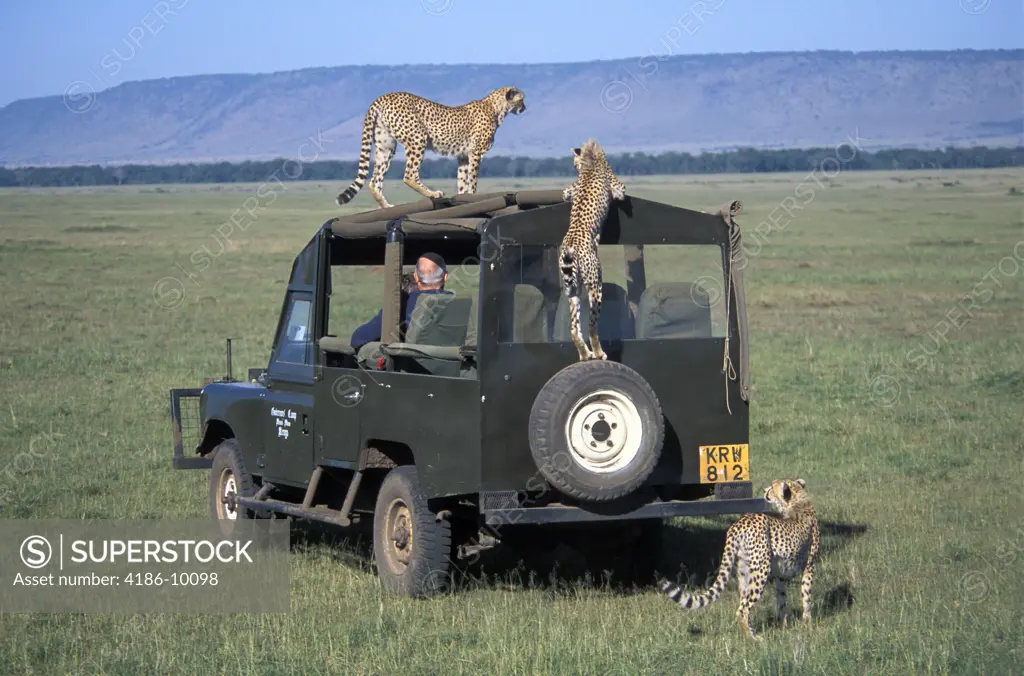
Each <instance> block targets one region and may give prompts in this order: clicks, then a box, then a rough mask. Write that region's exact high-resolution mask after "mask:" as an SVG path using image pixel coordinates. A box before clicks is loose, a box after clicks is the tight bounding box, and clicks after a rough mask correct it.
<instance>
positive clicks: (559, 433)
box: [171, 190, 768, 595]
mask: <svg viewBox="0 0 1024 676" xmlns="http://www.w3.org/2000/svg"><path fill="white" fill-rule="evenodd" d="M569 208H570V205H569V204H568V203H566V202H564V201H562V195H561V191H558V190H544V191H523V192H517V193H507V194H501V193H493V194H480V195H459V196H457V197H450V198H442V199H437V200H430V199H426V200H420V201H418V202H415V203H412V204H406V205H399V206H395V207H390V208H387V209H379V210H374V211H371V212H366V213H360V214H355V215H350V216H345V217H340V218H335V219H332V220H330V221H328V222H327V223H324V224H323V226H322V227H320V229H319V230H318V231H317V233H316V235H315V236H314V237H313V238H312V239H311V240H310V242H309V243H308V244H307V245H306V247H305V248H304V249H303V250H302V252H301V253H300V254H299V255H298V257H297V258H296V259H295V261H294V264H293V266H292V272H291V277H290V280H289V283H288V287H287V291H286V294H285V298H284V304H283V307H282V310H281V315H280V320H279V323H278V326H277V332H276V336H275V339H274V342H273V347H272V350H271V356H270V361H269V364H268V365H267V367H266V368H265V369H264V368H254V369H250V370H249V378H248V379H247V381H246V382H239V381H235V380H233V379H232V377H231V374H230V369H231V367H230V354H231V353H230V341H229V345H228V376H227V377H226V378H224V379H222V380H219V381H213V382H208V383H207V384H206V385H205V386H204V387H202V388H201V390H197V389H175V390H171V418H172V426H173V430H174V435H175V436H174V440H175V456H174V467H176V468H180V469H194V468H210V469H211V475H210V510H211V515H212V517H213V518H215V519H227V520H231V519H247V518H265V517H271V516H275V517H282V516H284V517H297V518H304V519H311V520H317V521H324V522H328V523H333V524H339V525H343V526H344V525H350V524H352V523H354V522H356V521H358V520H360V519H364V520H365V519H372V530H373V540H374V558H375V561H376V565H377V570H378V574H379V576H380V578H381V580H382V582H383V584H384V586H385V587H386V588H387V589H389V590H392V591H394V592H397V593H402V594H408V595H426V594H430V593H434V592H437V591H439V590H441V589H443V588H444V587H445V584H446V580H447V577H448V574H449V572H450V571H451V570H452V567H453V566H454V565H456V564H455V562H456V561H457V560H458V559H460V558H465V557H467V556H474V555H475V554H476V552H479V551H480V550H482V549H486V548H488V547H492V546H494V545H495V544H497V543H498V542H500V541H501V540H504V539H506V538H510V539H513V540H514V539H515V536H516V535H517V534H518V535H522V534H523V533H524V532H531V533H534V534H535V535H545V534H546V535H552V534H554V535H555V536H556V540H557V539H558V538H559V537H561V536H562V535H565V536H566V537H569V536H570V535H571V534H573V533H576V534H578V533H579V532H581V531H582V532H589V533H590V537H589V538H587V539H588V540H589V541H591V542H596V543H598V544H604V545H606V546H610V547H612V548H613V549H616V548H617V549H619V550H623V551H625V550H632V551H635V552H636V553H637V555H638V556H640V557H642V558H644V559H645V560H653V559H654V557H655V555H656V552H657V547H658V543H659V538H660V526H661V523H662V520H663V519H665V518H668V517H675V516H687V515H708V514H729V513H743V512H758V511H761V512H763V511H766V510H767V509H768V504H767V503H766V502H765V501H764V500H763V499H761V498H753V497H752V485H751V483H750V479H749V471H750V462H749V447H748V429H749V428H748V391H749V388H748V382H749V380H748V373H747V358H746V355H747V351H746V335H745V334H746V324H745V314H744V301H743V284H742V278H741V274H740V272H741V271H740V269H739V268H738V267H737V266H734V265H733V261H734V258H735V257H736V254H738V245H739V230H738V227H737V226H736V224H735V222H734V221H733V219H732V216H733V215H734V214H735V213H738V210H739V203H738V202H734V203H732V204H731V205H727V206H726V207H724V208H723V210H722V211H720V212H719V213H718V214H707V213H702V212H698V211H691V210H688V209H683V208H678V207H674V206H669V205H666V204H661V203H658V202H654V201H650V200H646V199H640V198H636V197H632V198H628V199H627V200H625V201H623V202H616V203H614V204H613V207H612V210H611V212H610V214H609V216H608V219H607V220H606V222H605V225H604V226H603V230H602V233H601V241H600V258H601V261H602V269H603V280H604V283H603V304H602V308H601V314H600V319H599V324H600V326H599V328H600V337H601V340H602V346H603V347H604V349H605V351H606V352H607V353H608V355H609V359H608V360H607V361H600V360H593V361H583V362H581V361H578V357H577V352H576V348H575V347H574V346H573V343H572V341H571V339H570V335H569V315H568V309H569V308H568V305H569V304H568V299H567V298H566V297H565V295H564V293H562V291H561V288H560V281H559V274H560V273H559V269H558V265H557V254H558V246H559V243H560V242H561V239H562V236H563V234H564V232H565V229H566V227H567V225H568V222H569ZM428 251H433V252H436V253H439V254H441V255H442V256H443V257H444V258H445V260H446V262H447V265H448V273H449V274H448V280H447V284H446V287H445V288H446V290H448V291H450V292H451V293H449V294H436V295H422V296H420V297H419V300H418V301H417V302H416V305H415V307H414V311H413V313H412V316H411V319H410V322H409V325H408V327H404V330H403V327H401V326H400V317H402V316H403V314H402V312H403V292H402V289H401V286H402V270H403V265H404V266H412V265H414V264H415V262H416V260H417V258H418V257H419V256H420V255H421V254H423V253H425V252H428ZM353 266H361V267H356V268H355V269H353ZM381 266H383V273H384V274H383V277H382V276H381V274H380V272H381ZM344 279H347V280H348V283H347V284H343V283H342V281H340V280H344ZM371 285H372V288H373V292H372V295H371V296H370V297H369V298H365V299H363V300H362V302H360V303H359V304H358V308H353V307H352V305H353V301H354V297H353V296H354V294H355V291H353V290H352V289H355V288H362V289H366V288H371ZM583 305H584V307H583V313H582V319H583V322H584V329H583V330H584V334H586V333H587V330H588V329H587V327H586V323H587V321H588V310H587V308H586V300H585V299H584V301H583ZM377 306H381V308H382V310H381V312H382V319H383V326H384V331H383V334H384V336H385V339H384V340H383V341H382V342H377V343H371V344H369V345H366V346H363V347H361V349H359V350H354V349H353V348H352V347H351V346H350V345H349V343H348V336H349V335H351V331H352V329H353V328H354V320H353V317H357V318H359V320H360V321H361V320H363V319H368V318H369V315H368V314H367V315H366V316H365V317H364V313H366V308H367V307H374V308H375V307H377ZM371 312H372V311H371ZM342 317H344V318H345V320H346V323H347V325H345V326H342V327H338V325H337V324H338V321H339V319H340V318H342ZM197 399H198V405H196V400H197ZM186 406H191V408H189V409H188V412H187V413H186V412H183V411H184V410H185V407H186ZM186 442H187V443H188V444H189V445H192V444H194V450H195V454H196V457H186V455H185V454H184V452H183V448H184V445H185V444H186ZM224 525H225V526H227V525H228V524H227V523H226V522H225V524H224ZM581 525H582V526H587V527H586V528H583V527H581ZM627 531H629V532H631V533H632V535H633V536H634V537H636V536H637V535H639V536H640V537H641V538H643V541H642V542H640V543H636V542H634V543H632V544H633V546H627V545H626V543H624V542H623V541H622V540H621V538H622V537H623V533H624V532H627ZM595 533H596V535H595ZM528 540H529V541H531V542H534V543H536V542H537V541H536V540H534V539H533V537H532V536H531V537H530V538H528ZM651 572H653V571H651Z"/></svg>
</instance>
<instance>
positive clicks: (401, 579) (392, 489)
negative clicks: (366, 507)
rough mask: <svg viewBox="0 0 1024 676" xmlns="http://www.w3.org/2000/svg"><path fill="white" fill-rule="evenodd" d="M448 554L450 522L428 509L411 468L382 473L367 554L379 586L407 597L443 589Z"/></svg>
mask: <svg viewBox="0 0 1024 676" xmlns="http://www.w3.org/2000/svg"><path fill="white" fill-rule="evenodd" d="M451 554H452V529H451V523H450V522H449V521H448V520H446V519H442V520H440V521H438V520H436V518H435V515H434V513H433V512H431V511H430V509H429V507H428V506H427V500H426V498H425V497H424V496H423V493H422V492H421V491H420V487H419V480H418V478H417V474H416V468H415V467H413V466H411V465H405V466H402V467H396V468H395V469H393V470H391V471H390V472H388V474H387V476H386V477H384V482H383V483H382V484H381V487H380V492H379V493H377V504H376V507H375V508H374V514H373V558H374V561H375V562H376V564H377V576H378V577H379V578H380V580H381V583H382V584H383V586H384V588H385V589H387V590H388V591H389V592H391V593H394V594H398V595H401V596H412V597H425V596H432V595H435V594H440V593H443V592H445V591H448V590H449V589H450V580H449V573H450V571H451V565H452V559H451Z"/></svg>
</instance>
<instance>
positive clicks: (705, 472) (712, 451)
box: [700, 444, 750, 484]
mask: <svg viewBox="0 0 1024 676" xmlns="http://www.w3.org/2000/svg"><path fill="white" fill-rule="evenodd" d="M729 481H750V447H749V445H748V444H729V445H726V446H701V447H700V482H701V483H702V484H718V483H726V482H729Z"/></svg>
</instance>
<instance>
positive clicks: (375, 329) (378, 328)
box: [349, 289, 451, 350]
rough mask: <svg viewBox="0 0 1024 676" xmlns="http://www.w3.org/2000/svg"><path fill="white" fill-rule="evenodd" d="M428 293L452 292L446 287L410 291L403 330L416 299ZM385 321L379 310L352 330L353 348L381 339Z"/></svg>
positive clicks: (381, 311) (407, 323)
mask: <svg viewBox="0 0 1024 676" xmlns="http://www.w3.org/2000/svg"><path fill="white" fill-rule="evenodd" d="M428 293H448V294H450V293H451V291H445V290H444V289H424V290H423V291H420V290H419V289H414V290H413V291H411V292H410V293H409V297H408V298H407V299H406V301H405V319H404V320H402V330H403V331H404V330H405V329H406V327H408V326H409V320H410V319H412V311H413V308H415V307H416V299H417V298H419V297H420V296H421V295H423V294H428ZM383 321H384V311H383V310H379V311H378V312H377V316H376V317H374V318H373V319H371V320H370V321H368V322H366V323H365V324H363V325H362V326H360V327H359V328H358V329H356V330H355V331H353V332H352V339H351V340H350V341H349V343H350V344H351V345H352V347H353V348H355V349H357V350H358V349H359V348H361V347H362V346H363V345H366V344H367V343H372V342H373V341H375V340H380V337H381V333H383Z"/></svg>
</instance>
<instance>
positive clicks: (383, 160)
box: [337, 87, 526, 208]
mask: <svg viewBox="0 0 1024 676" xmlns="http://www.w3.org/2000/svg"><path fill="white" fill-rule="evenodd" d="M525 110H526V103H525V101H524V98H523V92H521V91H520V90H518V89H516V88H515V87H502V88H501V89H495V90H494V91H493V92H491V93H490V94H488V95H487V96H485V97H484V98H482V99H479V100H477V101H470V102H469V103H466V104H464V105H461V106H446V105H443V104H440V103H435V102H434V101H430V100H428V99H425V98H422V97H420V96H416V95H415V94H410V93H408V92H392V93H390V94H384V95H382V96H380V97H378V98H377V99H376V100H374V102H373V103H371V104H370V108H369V109H368V110H367V111H366V117H365V118H364V119H363V142H362V148H361V150H360V152H359V171H358V173H357V174H356V180H355V181H353V182H352V185H350V186H349V187H348V189H346V190H345V191H344V192H342V193H341V194H339V195H338V199H337V201H338V204H345V203H346V202H349V201H351V200H352V198H353V197H355V196H356V193H358V192H359V190H360V189H361V188H362V187H363V183H365V182H366V177H367V175H369V173H370V146H371V144H373V143H375V144H376V146H377V151H376V154H375V155H374V167H373V178H371V179H370V194H372V195H373V198H374V199H375V200H377V204H379V205H380V206H381V208H385V207H390V206H391V204H389V203H388V201H387V199H386V198H385V197H384V192H383V190H384V174H386V173H387V171H388V167H390V166H391V159H392V158H393V157H394V156H395V150H396V148H397V144H398V143H401V144H402V147H403V148H405V184H406V185H407V186H409V187H410V188H412V189H413V190H415V191H416V192H418V193H420V194H421V195H423V196H424V197H434V198H437V197H443V196H444V193H443V192H441V191H440V190H430V189H429V188H427V186H425V185H423V183H422V182H421V181H420V164H421V163H422V162H423V156H424V155H425V153H426V151H428V150H433V151H435V152H437V153H438V154H441V155H454V156H456V157H457V158H458V162H459V170H458V172H459V173H458V177H459V179H458V194H460V195H461V194H464V193H475V192H476V184H477V174H478V172H479V167H480V160H481V159H482V158H483V156H484V153H486V152H487V151H488V150H490V149H491V146H492V145H493V144H494V134H495V132H497V130H498V127H499V126H501V123H502V121H503V120H504V119H505V116H506V115H508V114H509V113H512V114H513V115H518V114H520V113H522V112H524V111H525Z"/></svg>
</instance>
